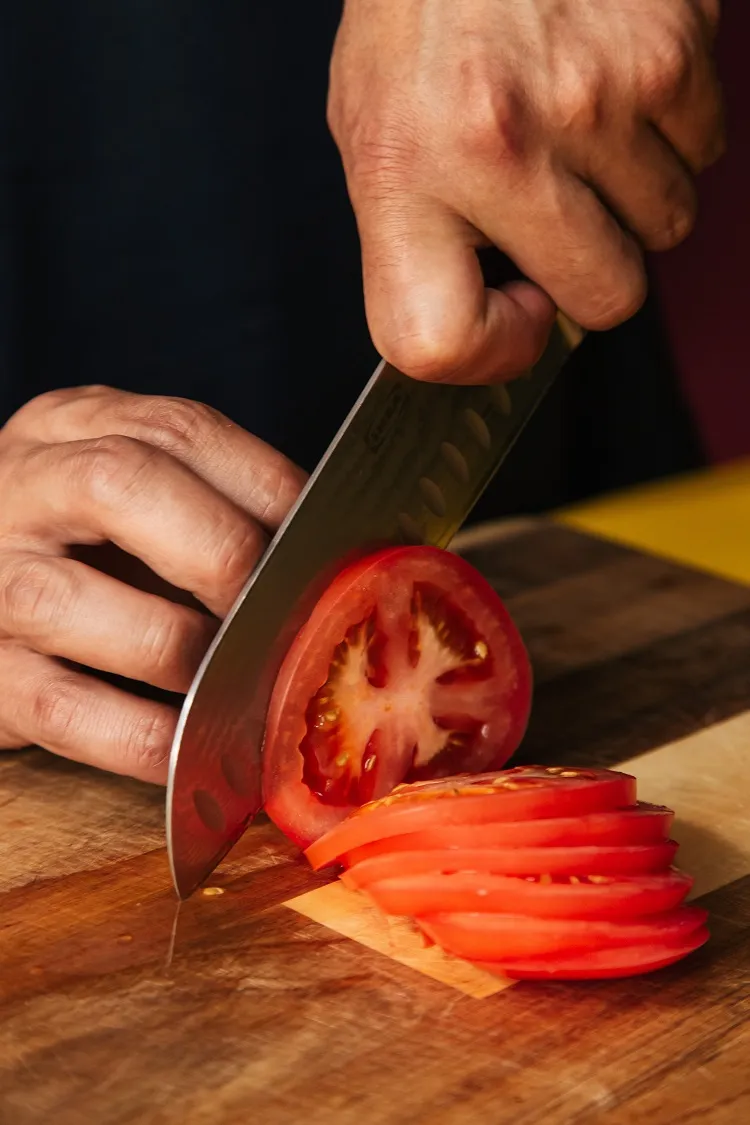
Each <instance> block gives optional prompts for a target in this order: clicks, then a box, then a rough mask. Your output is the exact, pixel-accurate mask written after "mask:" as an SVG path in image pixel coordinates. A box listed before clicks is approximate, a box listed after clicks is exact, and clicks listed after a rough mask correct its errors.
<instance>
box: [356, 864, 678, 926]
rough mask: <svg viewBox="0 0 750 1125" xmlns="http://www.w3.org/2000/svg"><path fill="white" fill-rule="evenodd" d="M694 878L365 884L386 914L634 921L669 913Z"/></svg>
mask: <svg viewBox="0 0 750 1125" xmlns="http://www.w3.org/2000/svg"><path fill="white" fill-rule="evenodd" d="M692 885H693V880H692V879H691V878H690V876H688V875H684V874H683V873H682V872H681V871H676V870H674V869H672V870H670V871H668V872H665V873H664V874H662V875H620V876H617V877H612V876H608V875H591V876H583V877H579V876H577V875H572V876H568V875H559V876H552V875H547V876H544V875H543V876H532V875H527V876H525V877H524V878H519V877H516V876H512V875H487V874H484V873H482V872H478V871H458V872H455V873H454V874H452V875H446V874H444V873H443V872H433V873H431V874H418V875H401V876H396V877H394V878H390V879H383V880H381V881H379V882H375V883H369V884H368V886H367V893H368V895H369V896H370V898H371V899H373V901H374V902H375V903H376V904H377V905H378V906H379V907H380V908H381V910H384V911H385V912H386V913H387V914H405V915H410V916H411V917H414V918H419V917H420V916H422V915H425V914H440V913H448V914H453V913H468V912H482V913H484V912H485V911H488V912H495V913H505V914H528V915H532V916H533V917H537V918H610V919H612V918H636V917H642V916H643V915H646V914H659V913H664V912H665V911H668V910H673V909H674V908H675V907H676V906H679V905H680V903H681V902H683V900H684V899H685V896H686V895H687V894H688V892H689V890H690V888H691V887H692Z"/></svg>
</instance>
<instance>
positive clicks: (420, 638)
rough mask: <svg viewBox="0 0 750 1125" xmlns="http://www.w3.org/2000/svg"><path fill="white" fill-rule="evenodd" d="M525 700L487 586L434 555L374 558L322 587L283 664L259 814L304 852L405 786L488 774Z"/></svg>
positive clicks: (518, 728)
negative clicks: (369, 805)
mask: <svg viewBox="0 0 750 1125" xmlns="http://www.w3.org/2000/svg"><path fill="white" fill-rule="evenodd" d="M530 702H531V671H530V666H529V661H528V656H527V654H526V650H525V648H524V646H523V642H522V641H521V638H520V635H519V633H518V631H517V629H516V628H515V626H514V624H513V622H512V621H511V619H510V617H509V615H508V613H507V610H506V609H505V607H504V606H503V604H502V602H501V601H500V599H499V597H498V596H497V594H496V593H495V591H494V590H493V589H492V587H491V586H490V585H489V583H488V582H486V581H485V579H484V578H482V576H481V575H480V574H478V573H477V571H475V570H474V568H473V567H471V566H470V565H469V564H468V563H466V562H464V561H463V560H462V559H460V558H458V557H457V556H456V555H451V554H449V553H448V552H447V551H440V550H437V549H435V548H432V547H403V548H391V549H389V550H385V551H381V552H379V553H377V554H375V555H372V556H371V557H369V558H366V559H364V560H363V561H361V562H359V563H356V564H355V565H353V566H351V567H349V568H348V569H346V570H345V571H343V572H342V573H341V574H340V575H339V576H338V577H337V578H336V579H335V580H334V581H333V583H332V584H331V586H330V587H329V588H328V590H327V591H326V593H325V594H324V595H323V597H322V598H321V599H320V601H319V602H318V604H317V605H316V607H315V609H314V610H313V612H312V614H311V616H310V619H309V620H308V622H307V623H306V624H305V625H304V626H303V627H302V629H301V630H300V632H299V634H298V635H297V638H296V639H295V641H294V643H293V644H292V646H291V648H290V650H289V652H288V654H287V656H286V659H285V660H284V662H283V664H282V667H281V670H280V672H279V675H278V678H277V681H276V685H275V688H274V691H273V696H272V699H271V704H270V708H269V712H268V718H267V724H266V740H265V745H264V752H263V757H264V765H263V783H264V793H265V807H266V811H267V813H268V815H269V816H270V817H271V818H272V819H273V820H274V821H275V823H276V824H277V825H278V826H279V828H281V829H282V830H283V831H284V832H285V833H286V834H287V835H288V836H290V837H292V839H294V840H296V841H297V842H299V843H304V844H309V843H310V842H311V841H312V840H314V839H317V838H318V837H319V836H321V835H322V834H323V833H324V832H326V831H328V830H329V829H331V828H332V827H333V826H334V825H335V824H336V823H338V822H339V821H340V820H343V819H344V817H346V816H347V815H348V814H349V813H350V812H351V811H352V810H353V809H355V808H357V807H358V806H359V805H361V804H363V803H364V802H366V801H369V800H371V799H373V798H378V797H384V796H385V795H386V794H388V793H390V791H391V790H392V789H393V787H394V786H395V785H397V784H398V783H399V782H402V781H404V779H406V780H407V781H411V780H414V779H419V778H431V777H446V776H448V775H450V774H455V773H457V772H461V771H465V772H467V773H476V772H478V771H480V770H487V769H492V768H498V767H499V766H501V765H503V764H504V763H505V762H506V761H507V759H508V758H509V757H510V755H511V754H512V753H513V751H514V750H515V749H516V747H517V746H518V744H519V742H520V741H521V738H522V737H523V734H524V731H525V729H526V724H527V721H528V716H529V708H530Z"/></svg>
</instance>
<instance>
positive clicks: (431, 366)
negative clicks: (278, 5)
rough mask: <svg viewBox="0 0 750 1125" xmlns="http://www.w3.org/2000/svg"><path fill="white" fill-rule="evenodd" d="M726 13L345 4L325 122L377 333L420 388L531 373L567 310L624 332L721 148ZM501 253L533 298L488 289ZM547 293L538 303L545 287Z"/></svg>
mask: <svg viewBox="0 0 750 1125" xmlns="http://www.w3.org/2000/svg"><path fill="white" fill-rule="evenodd" d="M718 8H719V3H718V0H462V2H461V3H457V2H456V0H346V6H345V10H344V16H343V20H342V23H341V27H340V29H339V35H338V39H337V42H336V46H335V50H334V54H333V60H332V67H331V86H330V98H329V120H330V124H331V128H332V131H333V133H334V136H335V138H336V141H337V143H338V145H339V148H340V150H341V153H342V156H343V161H344V167H345V171H346V175H347V180H348V184H349V191H350V195H351V198H352V202H353V205H354V209H355V212H356V215H357V221H358V225H359V231H360V237H361V242H362V254H363V265H364V282H365V295H366V301H367V310H368V318H369V322H370V329H371V332H372V335H373V338H374V341H375V344H376V346H377V347H378V349H379V350H380V352H381V353H382V354H383V355H384V356H385V357H386V358H387V359H389V360H390V361H391V362H392V363H394V364H395V365H396V366H397V367H399V368H401V370H403V371H405V372H407V373H408V374H410V375H413V376H415V377H417V378H423V379H432V380H445V381H449V382H482V381H490V380H492V379H495V378H502V377H507V376H509V375H512V374H517V373H518V372H519V371H521V370H524V369H526V368H527V367H529V366H530V365H531V364H532V363H533V362H534V361H535V359H536V358H537V357H538V355H539V353H540V351H541V349H542V348H543V346H544V342H545V340H546V336H547V334H548V331H549V328H550V325H551V323H552V317H553V302H554V304H556V305H557V306H558V307H559V308H561V309H562V310H563V311H564V312H566V313H567V314H568V315H569V316H570V317H572V319H573V320H575V321H578V323H580V324H581V325H583V326H584V327H585V328H591V329H602V328H609V327H612V326H613V325H615V324H617V323H619V322H620V321H622V320H625V319H627V318H628V317H629V316H630V315H631V314H632V313H634V312H635V311H636V310H637V309H638V307H639V306H640V304H641V303H642V301H643V299H644V294H645V288H646V281H645V274H644V268H643V254H642V250H643V248H644V247H645V248H646V249H648V250H664V249H667V248H669V247H672V246H675V245H676V244H677V243H678V242H680V241H681V240H682V239H683V238H684V237H685V236H686V234H687V233H688V232H689V230H690V228H691V227H692V225H693V222H694V218H695V209H696V203H695V193H694V187H693V182H692V175H693V174H694V173H697V172H699V171H700V170H701V169H703V168H705V167H706V165H708V164H710V163H711V162H712V161H713V160H715V159H716V158H717V156H718V155H719V154H720V153H721V151H722V147H723V129H722V115H721V96H720V91H719V87H718V85H717V81H716V77H715V74H714V68H713V64H712V58H711V44H712V38H713V33H714V29H715V25H716V23H717V20H718ZM487 242H490V243H493V244H494V245H495V246H497V247H499V248H500V249H501V250H503V251H504V252H506V253H507V254H508V255H509V256H510V257H511V258H512V259H513V260H514V262H515V263H516V264H517V266H518V267H519V268H520V269H521V270H522V271H523V273H524V274H525V276H526V277H528V278H530V279H531V280H532V281H533V282H536V286H534V285H531V284H528V283H522V284H514V285H512V286H509V287H507V288H506V290H505V291H504V292H493V291H487V290H485V288H484V285H483V282H482V278H481V274H480V270H479V267H478V265H477V259H476V254H475V250H476V248H477V247H478V246H480V245H482V244H486V243H487ZM537 286H538V287H539V288H537Z"/></svg>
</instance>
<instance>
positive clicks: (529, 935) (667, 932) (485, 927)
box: [418, 906, 708, 962]
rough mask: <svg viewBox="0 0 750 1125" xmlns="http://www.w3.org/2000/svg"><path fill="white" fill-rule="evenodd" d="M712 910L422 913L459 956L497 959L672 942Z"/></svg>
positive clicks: (427, 928)
mask: <svg viewBox="0 0 750 1125" xmlns="http://www.w3.org/2000/svg"><path fill="white" fill-rule="evenodd" d="M707 917H708V913H707V911H705V910H701V909H700V908H699V907H697V906H678V907H677V909H676V910H670V911H667V912H666V913H664V914H652V915H649V916H648V917H647V918H643V919H636V920H634V921H631V920H628V921H624V922H623V921H611V920H609V919H598V918H597V919H591V918H585V919H582V918H534V917H530V916H529V915H520V914H479V913H466V914H434V915H431V916H430V917H427V918H420V919H419V920H418V925H419V927H420V929H422V930H423V932H424V933H425V934H427V936H428V937H429V938H430V939H431V940H432V941H434V942H435V943H436V945H439V946H440V947H441V948H442V949H445V950H446V951H447V952H448V953H453V954H454V955H455V956H457V957H463V958H465V959H466V960H468V961H495V962H506V961H508V960H518V959H521V958H523V959H526V958H528V957H547V956H549V955H555V956H557V955H560V954H568V953H581V952H584V951H589V950H597V949H611V948H613V947H615V946H633V945H641V944H649V943H651V942H656V943H657V944H669V943H675V942H680V941H681V940H684V938H685V937H687V936H688V935H689V934H692V933H694V932H695V931H696V930H698V929H699V928H701V927H702V926H704V925H705V922H706V919H707Z"/></svg>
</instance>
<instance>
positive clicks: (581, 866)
mask: <svg viewBox="0 0 750 1125" xmlns="http://www.w3.org/2000/svg"><path fill="white" fill-rule="evenodd" d="M676 854H677V844H676V842H675V841H674V840H665V841H664V843H661V844H636V845H634V846H633V847H630V846H629V845H627V844H626V845H620V846H618V845H612V846H609V845H606V846H602V847H583V848H472V849H468V848H467V849H466V850H465V851H459V850H457V849H453V850H448V849H446V850H445V851H439V850H435V851H426V852H416V851H412V852H387V853H386V854H385V855H378V856H373V858H372V859H364V860H362V862H361V863H357V864H354V866H352V867H350V868H349V869H348V871H346V872H345V874H344V875H343V876H342V878H343V880H344V882H345V883H347V884H348V885H349V886H352V887H357V888H358V889H360V890H362V889H366V888H367V887H368V886H369V885H370V883H377V882H380V881H381V880H382V879H391V878H393V877H395V876H398V875H418V874H425V875H429V874H431V873H433V872H443V873H445V874H446V875H450V874H451V873H453V872H457V871H480V872H487V873H492V874H494V875H579V876H580V875H642V874H650V873H652V872H658V871H666V870H667V868H669V867H670V866H671V864H672V860H673V859H674V857H675V855H676Z"/></svg>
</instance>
